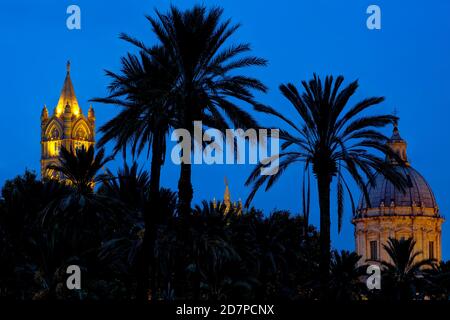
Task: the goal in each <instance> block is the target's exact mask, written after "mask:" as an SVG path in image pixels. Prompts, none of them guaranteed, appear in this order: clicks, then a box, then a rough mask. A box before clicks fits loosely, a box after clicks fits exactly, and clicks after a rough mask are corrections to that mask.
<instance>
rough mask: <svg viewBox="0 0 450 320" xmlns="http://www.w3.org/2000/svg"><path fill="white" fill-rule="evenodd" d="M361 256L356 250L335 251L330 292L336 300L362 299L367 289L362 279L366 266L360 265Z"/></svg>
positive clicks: (332, 260) (332, 261)
mask: <svg viewBox="0 0 450 320" xmlns="http://www.w3.org/2000/svg"><path fill="white" fill-rule="evenodd" d="M360 259H361V256H360V255H358V254H357V253H356V252H349V251H346V250H342V251H341V252H340V253H339V252H338V251H336V250H334V251H333V254H332V259H331V269H330V272H331V276H330V277H331V279H330V293H331V297H332V298H333V299H336V300H344V301H349V300H360V299H361V298H362V294H363V292H364V291H365V289H366V286H365V284H364V282H363V281H362V280H361V279H362V276H364V275H365V274H366V273H365V271H366V268H364V267H363V266H358V262H359V260H360Z"/></svg>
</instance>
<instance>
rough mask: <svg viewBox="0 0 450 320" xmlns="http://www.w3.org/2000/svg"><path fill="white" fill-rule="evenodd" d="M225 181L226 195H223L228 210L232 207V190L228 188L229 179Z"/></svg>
mask: <svg viewBox="0 0 450 320" xmlns="http://www.w3.org/2000/svg"><path fill="white" fill-rule="evenodd" d="M224 181H225V193H224V194H223V203H224V204H225V206H226V207H227V208H230V207H231V195H230V188H229V187H228V179H227V177H225V178H224Z"/></svg>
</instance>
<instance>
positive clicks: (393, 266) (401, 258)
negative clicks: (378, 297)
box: [382, 238, 436, 300]
mask: <svg viewBox="0 0 450 320" xmlns="http://www.w3.org/2000/svg"><path fill="white" fill-rule="evenodd" d="M415 244H416V241H415V240H414V239H413V238H409V239H400V240H397V239H393V238H389V239H388V243H387V244H385V245H383V248H384V249H385V250H386V252H387V253H388V255H389V258H390V261H383V262H382V265H383V267H384V268H383V271H382V274H383V275H385V277H384V279H383V280H386V281H383V285H382V288H384V290H383V291H384V293H385V295H387V296H389V297H390V298H391V299H395V300H410V299H414V298H416V297H417V296H418V294H420V293H422V294H423V292H421V291H422V290H423V289H424V288H425V286H426V283H427V281H428V278H429V275H430V271H431V270H432V268H433V267H434V265H435V263H436V261H435V260H434V259H419V256H420V255H421V254H422V252H419V251H415V250H414V246H415Z"/></svg>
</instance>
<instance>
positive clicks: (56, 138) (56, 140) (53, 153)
mask: <svg viewBox="0 0 450 320" xmlns="http://www.w3.org/2000/svg"><path fill="white" fill-rule="evenodd" d="M94 139H95V114H94V109H93V108H92V106H91V107H90V108H89V111H88V114H87V117H86V116H84V114H83V112H82V110H81V107H80V106H79V104H78V101H77V97H76V96H75V90H74V89H73V84H72V80H71V79H70V62H67V72H66V78H65V80H64V85H63V88H62V90H61V95H60V97H59V100H58V104H57V105H56V107H55V109H54V111H53V114H52V115H51V116H49V113H48V110H47V107H46V106H44V108H43V109H42V114H41V176H42V178H57V177H56V175H55V173H54V172H52V170H49V169H47V166H48V165H50V164H58V162H59V153H60V150H61V147H63V146H64V147H65V148H66V149H68V150H75V149H77V148H80V147H81V146H85V147H86V148H88V147H90V146H93V145H94V144H95V140H94Z"/></svg>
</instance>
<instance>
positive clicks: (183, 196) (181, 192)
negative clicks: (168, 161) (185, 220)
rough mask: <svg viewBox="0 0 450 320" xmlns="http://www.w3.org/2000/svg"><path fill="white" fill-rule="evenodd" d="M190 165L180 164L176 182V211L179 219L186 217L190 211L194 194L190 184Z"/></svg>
mask: <svg viewBox="0 0 450 320" xmlns="http://www.w3.org/2000/svg"><path fill="white" fill-rule="evenodd" d="M191 169H192V168H191V164H188V163H181V172H180V179H179V180H178V210H179V214H180V216H181V217H187V216H188V215H189V213H190V211H191V202H192V198H193V194H194V190H193V189H192V182H191Z"/></svg>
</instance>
